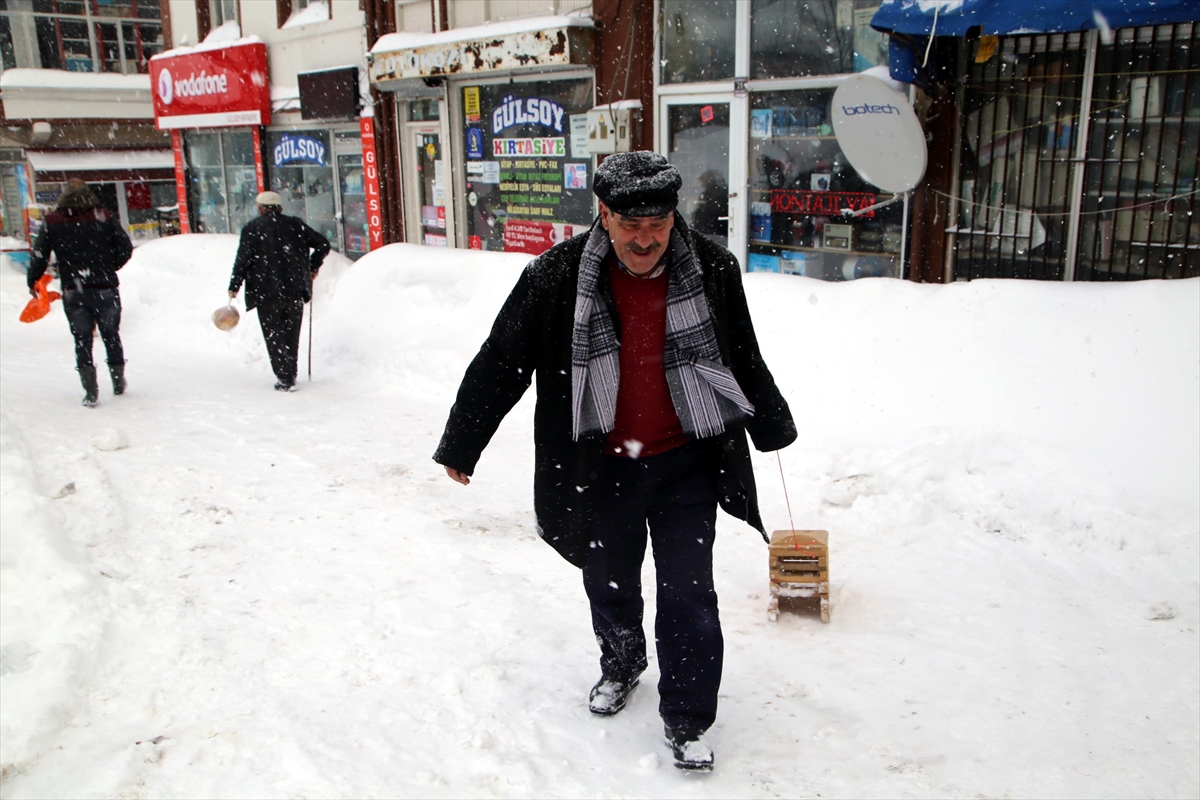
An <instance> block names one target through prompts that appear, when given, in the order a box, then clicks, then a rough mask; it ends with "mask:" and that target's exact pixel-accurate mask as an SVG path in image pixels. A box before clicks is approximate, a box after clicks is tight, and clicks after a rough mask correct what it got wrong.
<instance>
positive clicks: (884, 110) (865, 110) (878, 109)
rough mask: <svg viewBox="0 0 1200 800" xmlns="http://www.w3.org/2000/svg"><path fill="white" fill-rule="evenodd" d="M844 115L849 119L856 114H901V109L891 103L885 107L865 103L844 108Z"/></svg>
mask: <svg viewBox="0 0 1200 800" xmlns="http://www.w3.org/2000/svg"><path fill="white" fill-rule="evenodd" d="M842 113H843V114H845V115H846V116H847V117H853V116H854V115H856V114H899V113H900V109H898V108H896V107H895V106H894V105H892V104H891V103H888V104H887V105H885V106H873V105H870V104H868V103H863V104H862V105H861V106H852V107H850V108H847V107H846V106H842Z"/></svg>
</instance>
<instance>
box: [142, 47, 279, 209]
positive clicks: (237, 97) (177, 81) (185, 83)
mask: <svg viewBox="0 0 1200 800" xmlns="http://www.w3.org/2000/svg"><path fill="white" fill-rule="evenodd" d="M150 77H151V85H152V86H153V87H154V94H153V100H154V119H155V124H156V125H157V126H158V128H159V129H163V130H170V131H171V143H172V149H173V151H174V155H175V177H176V198H177V203H178V205H179V228H180V230H181V231H182V232H183V233H190V232H195V233H237V232H238V231H240V230H241V228H242V226H243V225H245V224H246V223H247V222H249V221H250V220H251V219H252V218H253V217H254V215H255V213H256V211H255V206H254V198H255V196H256V195H257V194H258V193H259V192H260V191H262V190H263V188H264V186H265V181H264V164H263V157H262V151H263V126H265V125H269V124H270V122H271V100H270V88H269V85H268V81H267V51H266V46H265V45H264V44H262V43H260V42H239V43H233V44H231V45H229V46H227V47H223V48H217V49H206V50H199V49H190V48H179V49H176V50H172V51H169V52H167V53H164V54H162V55H159V56H155V57H154V58H152V59H151V60H150Z"/></svg>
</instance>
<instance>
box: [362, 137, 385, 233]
mask: <svg viewBox="0 0 1200 800" xmlns="http://www.w3.org/2000/svg"><path fill="white" fill-rule="evenodd" d="M358 130H359V133H361V134H362V159H363V191H364V192H366V193H367V238H368V239H369V240H370V245H369V246H368V249H370V250H374V249H375V248H377V247H383V209H382V208H381V207H380V205H379V160H378V159H377V158H376V157H375V119H374V118H373V117H360V118H359V120H358Z"/></svg>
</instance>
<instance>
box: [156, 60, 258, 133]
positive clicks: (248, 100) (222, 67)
mask: <svg viewBox="0 0 1200 800" xmlns="http://www.w3.org/2000/svg"><path fill="white" fill-rule="evenodd" d="M150 85H151V86H152V87H153V89H154V91H153V100H154V123H155V125H156V126H157V127H158V128H159V129H160V130H166V129H172V128H223V127H236V126H245V125H269V124H271V87H270V83H269V81H268V80H267V46H266V45H265V44H262V43H261V42H251V43H247V44H238V45H232V46H230V47H224V48H220V49H217V50H201V51H197V52H192V53H184V54H179V55H169V54H163V55H160V56H154V57H153V58H151V59H150Z"/></svg>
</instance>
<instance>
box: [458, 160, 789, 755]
mask: <svg viewBox="0 0 1200 800" xmlns="http://www.w3.org/2000/svg"><path fill="white" fill-rule="evenodd" d="M681 184H682V180H681V178H680V176H679V172H678V171H677V170H676V169H675V167H673V166H671V165H670V164H668V163H667V162H666V160H665V159H664V158H663V157H662V156H660V155H657V154H655V153H649V152H633V153H619V154H614V155H611V156H609V157H608V158H606V159H605V160H604V162H603V163H602V164H601V166H600V167H599V169H597V170H596V174H595V180H594V185H593V190H594V191H595V193H596V195H597V196H598V198H599V200H600V204H599V208H600V215H599V217H598V218H597V220H596V221H595V222H594V223H593V224H592V227H591V229H590V231H589V232H588V233H586V234H582V235H580V236H576V237H574V238H573V239H570V240H569V241H566V242H563V243H561V244H559V245H557V246H555V247H553V248H551V249H550V250H548V251H547V252H545V253H543V254H542V255H541V256H539V257H538V258H536V259H534V260H533V261H532V262H531V263H530V264H529V266H527V267H526V268H525V271H524V273H523V274H522V275H521V277H520V279H519V280H518V281H517V284H516V286H515V287H514V288H513V290H512V293H511V294H510V295H509V297H508V299H507V301H506V302H505V303H504V306H503V307H502V308H501V310H500V313H499V316H498V317H497V318H496V321H495V324H494V326H493V327H492V330H491V333H490V334H489V336H488V338H487V341H485V342H484V344H483V347H482V348H481V349H480V351H479V353H478V355H476V356H475V358H474V360H473V361H472V362H471V364H470V366H469V367H468V368H467V371H466V375H465V376H464V377H463V381H462V384H461V386H460V388H459V391H458V396H457V398H456V400H455V402H454V406H453V407H452V408H451V410H450V415H449V419H448V420H447V422H446V428H445V432H444V433H443V435H442V439H441V442H440V443H439V445H438V448H437V451H436V453H435V454H434V460H435V461H436V462H437V463H439V464H441V465H443V466H444V467H445V470H446V474H447V475H449V477H450V478H451V479H453V480H455V481H457V482H458V483H461V484H463V485H467V484H469V483H470V482H471V480H470V476H471V474H472V472H473V471H474V469H475V465H476V463H477V462H478V460H479V458H480V455H481V454H482V452H483V450H484V448H485V447H486V446H487V444H488V442H489V441H490V440H491V437H492V435H493V434H494V433H495V431H496V429H497V427H498V426H499V424H500V421H501V420H502V419H503V418H504V416H505V415H506V414H507V413H508V412H509V410H511V409H512V407H513V406H514V405H515V404H516V402H517V401H518V400H519V399H520V397H521V395H522V394H523V393H524V392H525V390H526V389H527V388H528V387H529V385H530V382H531V380H532V379H533V378H534V377H536V380H537V406H536V409H535V411H534V432H533V436H534V450H535V460H534V463H535V466H534V478H533V482H534V490H533V492H534V494H533V502H534V511H535V513H536V516H537V524H538V532H539V534H540V535H541V537H542V539H544V540H545V541H546V542H547V543H548V544H550V545H551V546H552V547H554V548H555V550H557V551H558V552H559V554H561V555H562V556H563V557H564V558H565V559H566V560H567V561H569V562H570V563H571V564H573V565H575V566H576V567H580V568H582V571H583V585H584V590H585V592H586V594H587V597H588V601H589V603H590V605H591V621H592V627H593V631H594V633H595V635H596V640H597V642H598V643H599V646H600V673H601V676H600V680H599V681H597V683H596V684H595V686H594V687H593V688H592V691H591V694H590V696H589V708H590V710H591V711H592V712H593V713H594V714H598V715H604V716H607V715H612V714H616V713H618V712H619V711H621V710H622V708H624V706H625V704H626V701H627V700H628V698H629V696H630V693H631V692H632V691H633V690H634V688H635V687H636V686H637V685H638V680H639V676H640V675H641V673H642V671H643V670H645V669H646V666H647V659H646V637H645V634H644V632H643V628H642V611H643V600H642V588H641V566H642V561H643V558H644V556H645V550H646V539H647V528H648V529H649V540H650V545H651V549H652V552H653V555H654V566H655V573H656V579H657V585H658V591H657V609H656V614H655V621H654V635H655V645H656V647H657V650H658V663H659V671H660V676H659V683H658V691H659V699H660V702H659V713H660V714H661V716H662V720H663V724H664V729H665V734H666V743H667V745H668V747H669V748H670V750H671V752H672V754H673V756H674V759H675V765H676V766H677V767H680V768H681V769H694V770H710V769H712V766H713V755H712V750H711V749H710V748H709V746H708V745H707V744H706V743H705V741H704V739H703V734H704V733H705V731H707V730H708V728H709V727H710V726H711V725H712V724H713V722H714V720H715V719H716V713H717V692H718V689H719V687H720V683H721V669H722V654H723V648H724V643H723V639H722V635H721V624H720V619H719V616H718V609H717V595H716V591H715V589H714V586H713V568H712V553H713V541H714V535H715V526H716V510H717V506H718V504H719V505H720V506H721V507H722V508H723V509H724V510H725V511H727V512H728V513H730V514H732V515H733V516H735V517H738V518H740V519H743V520H745V521H746V522H748V523H749V524H750V525H752V526H753V527H755V528H757V529H758V530H759V532H760V533H762V535H763V538H764V540H765V539H766V533H765V531H764V529H763V523H762V520H761V518H760V516H759V511H758V501H757V496H756V492H755V486H754V474H753V471H752V469H751V462H750V450H749V446H748V444H747V442H746V434H747V432H748V433H749V434H750V437H751V438H752V439H753V440H754V444H755V446H756V447H757V448H758V449H759V450H764V451H766V450H776V449H779V448H782V447H786V446H787V445H788V444H790V443H791V442H792V441H794V440H795V438H796V428H795V424H794V423H793V421H792V416H791V412H790V410H789V409H788V405H787V402H786V401H785V400H784V398H783V396H782V394H781V393H780V392H779V390H778V388H777V387H776V386H775V381H774V378H773V377H772V376H771V373H770V371H769V370H768V369H767V365H766V364H765V363H764V361H763V358H762V355H761V354H760V352H759V348H758V342H757V340H756V338H755V335H754V327H753V325H752V323H751V319H750V312H749V309H748V308H747V305H746V297H745V294H744V292H743V289H742V282H741V269H740V267H739V266H738V262H737V259H735V258H734V256H733V255H732V254H731V253H730V252H729V251H728V250H726V249H725V248H724V247H721V246H720V245H718V244H716V243H714V242H713V241H711V240H710V239H708V238H707V237H705V236H703V235H701V234H697V233H695V232H694V231H692V230H690V229H689V228H688V227H687V225H686V224H685V222H684V220H683V218H682V216H681V215H680V214H678V213H676V205H677V203H678V192H679V187H680V185H681Z"/></svg>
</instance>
